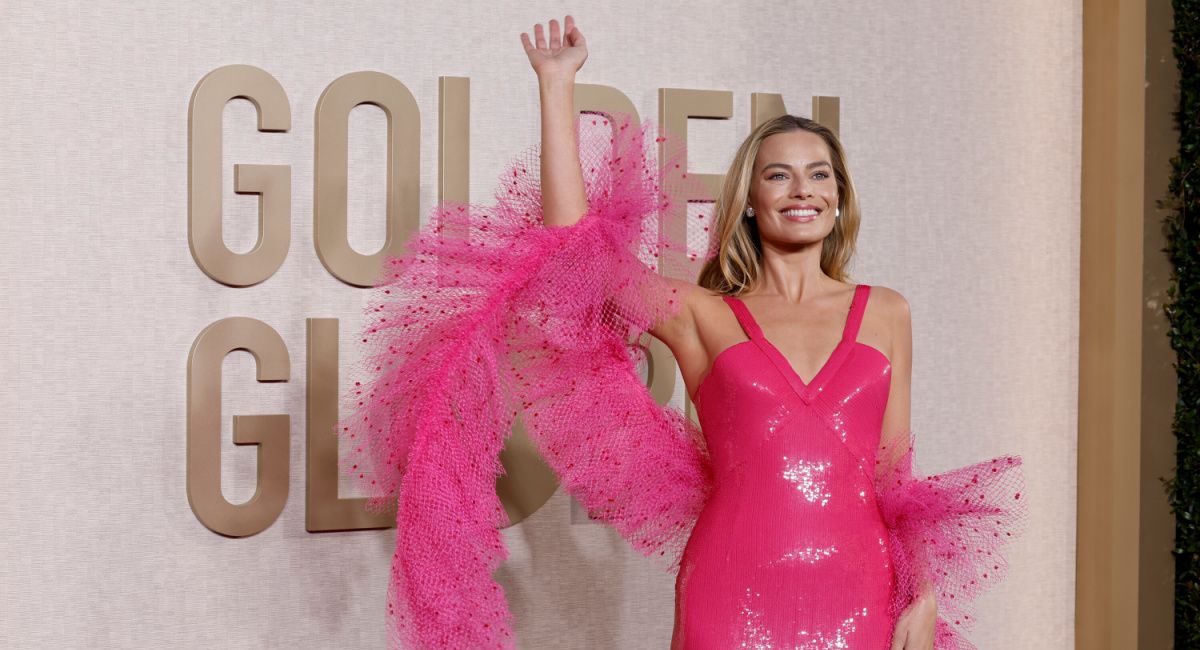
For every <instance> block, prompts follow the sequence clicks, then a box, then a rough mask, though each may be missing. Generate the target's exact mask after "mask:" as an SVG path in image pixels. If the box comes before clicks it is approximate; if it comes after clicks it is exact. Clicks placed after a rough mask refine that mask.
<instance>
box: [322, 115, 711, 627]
mask: <svg viewBox="0 0 1200 650" xmlns="http://www.w3.org/2000/svg"><path fill="white" fill-rule="evenodd" d="M577 127H578V133H579V140H578V142H579V154H580V161H581V164H582V169H583V173H584V180H585V187H586V194H587V199H588V209H587V213H586V214H585V215H584V217H583V218H582V219H581V220H580V221H579V222H578V223H576V224H574V225H571V226H567V227H547V226H545V225H543V223H542V212H541V195H540V191H539V187H538V183H539V180H540V172H539V168H538V162H539V154H538V150H537V148H533V149H530V150H529V151H528V152H526V154H525V155H523V156H521V157H520V158H518V159H517V161H516V162H515V163H514V164H512V165H511V166H510V167H509V168H508V170H507V171H506V172H505V173H504V175H503V177H502V179H501V184H500V187H499V189H498V190H497V192H496V194H495V203H494V204H493V205H489V206H476V205H465V204H450V203H443V204H442V205H440V206H438V207H437V208H436V209H435V210H434V212H433V214H432V216H431V219H430V221H429V223H428V224H427V225H426V226H425V227H424V228H423V229H422V230H421V231H420V232H419V233H418V234H417V235H415V236H414V237H413V239H412V240H411V241H410V242H409V244H408V247H407V249H406V252H405V253H404V254H403V255H401V256H399V257H393V258H389V259H388V260H387V261H386V263H385V265H384V272H383V274H382V276H381V278H380V279H379V280H378V281H377V282H376V283H375V286H374V288H373V292H374V293H373V295H372V297H371V299H370V301H369V303H368V306H367V308H366V309H365V312H364V313H365V314H366V315H367V318H368V320H367V323H366V325H365V326H364V328H363V334H362V336H361V337H360V341H359V343H360V352H359V354H358V355H356V356H358V357H359V358H360V359H361V361H360V363H359V366H358V368H357V369H356V371H352V373H351V374H353V375H355V376H356V377H360V378H361V379H360V380H359V381H356V382H355V383H354V384H353V386H352V387H351V388H350V389H349V391H348V392H346V393H345V394H344V395H343V414H344V418H343V419H342V420H341V421H340V422H339V423H338V433H339V435H340V436H341V437H342V448H343V449H344V450H347V455H346V456H345V457H344V458H343V461H342V462H343V470H344V471H345V472H346V473H347V474H349V475H350V476H351V477H353V478H354V479H356V480H357V482H358V484H359V486H360V488H361V489H362V490H364V491H365V492H366V493H367V494H368V495H369V496H370V500H369V504H370V506H371V507H372V508H376V509H382V508H387V507H390V502H391V500H392V499H393V498H396V524H397V532H396V548H395V553H394V556H393V561H392V574H391V581H390V586H389V597H388V615H389V619H390V620H389V626H388V627H389V647H391V648H412V649H420V650H424V649H427V648H439V649H441V648H447V649H455V650H461V649H467V648H512V647H514V645H515V640H514V636H513V633H512V620H511V614H510V612H509V610H508V607H507V604H506V602H505V597H504V592H503V589H502V588H501V587H500V585H498V584H497V583H496V582H495V581H494V580H493V579H492V573H493V571H494V570H495V569H496V568H497V567H498V566H499V564H500V563H501V562H502V561H503V560H504V559H505V558H506V557H507V550H506V548H505V546H504V542H503V538H502V536H501V534H500V531H499V529H500V528H501V527H503V526H505V525H507V517H506V514H505V511H504V509H503V507H502V505H501V503H500V501H499V499H498V497H497V496H496V479H497V477H498V475H499V474H500V473H501V472H503V467H502V465H501V464H500V461H499V452H500V451H501V449H502V447H503V445H504V441H505V439H506V438H507V436H508V435H509V432H510V431H511V430H512V427H513V424H514V419H515V418H517V417H520V418H521V422H522V424H523V425H524V427H525V430H526V431H527V432H528V434H529V435H530V437H531V438H532V439H533V440H534V441H535V442H536V443H537V445H538V447H539V450H540V451H541V453H542V455H543V457H544V458H545V460H546V461H547V463H548V464H549V465H550V466H551V468H552V469H553V470H554V471H555V473H556V474H557V475H558V477H559V479H560V481H561V483H562V485H563V486H564V488H565V489H566V490H567V491H568V492H569V493H570V494H572V495H573V496H574V497H576V498H577V499H578V500H579V501H580V503H581V504H582V505H583V506H585V507H586V508H587V510H588V511H589V513H590V515H591V516H592V517H593V518H595V519H598V520H601V521H604V522H606V523H608V524H610V525H612V526H613V527H614V528H615V529H616V530H617V531H619V532H620V534H621V535H622V536H624V537H625V538H626V539H628V540H629V541H630V543H631V544H632V545H633V546H634V547H635V548H637V549H638V550H639V551H640V552H642V553H644V554H647V555H655V556H658V557H661V558H662V559H663V564H664V565H665V566H666V567H668V568H676V567H677V565H678V560H679V555H680V553H681V551H682V548H683V546H684V544H685V543H686V541H687V538H688V536H689V534H690V531H691V528H692V526H693V525H694V523H695V520H696V518H697V516H698V515H699V513H700V510H701V508H702V507H703V505H704V502H705V499H706V497H707V493H708V489H709V484H710V478H709V470H708V461H707V452H706V450H705V448H704V444H703V438H702V436H701V435H700V433H699V431H698V429H697V428H696V427H695V426H694V425H693V424H692V423H691V422H690V421H689V420H687V419H686V418H685V417H684V416H683V415H682V414H681V413H680V412H679V411H678V410H676V409H674V408H670V407H664V406H661V405H659V404H658V403H657V402H656V401H655V400H654V399H653V397H652V396H651V394H650V392H649V391H648V390H647V389H646V388H645V386H644V382H643V379H642V377H641V375H640V373H639V372H638V363H639V362H640V361H644V360H645V354H644V349H643V348H641V347H640V346H639V343H638V342H639V341H640V338H641V335H642V334H643V333H644V332H646V331H647V330H649V329H651V328H652V327H653V326H654V325H655V324H657V323H660V322H662V321H663V320H665V319H667V318H669V317H670V316H671V315H672V314H674V313H675V312H676V310H678V309H679V307H680V306H681V301H682V296H681V295H678V294H677V293H676V292H677V288H676V287H675V286H674V285H672V284H671V283H670V282H668V281H666V280H664V277H663V274H668V275H674V277H685V276H684V275H683V274H686V273H687V272H688V269H689V268H691V266H692V265H694V264H695V263H697V262H698V261H702V259H703V258H705V257H707V255H709V254H710V251H708V250H706V249H703V248H702V249H701V250H698V251H697V250H694V249H689V248H688V246H687V245H686V244H671V243H669V241H668V240H669V239H670V237H669V236H668V234H669V232H668V231H669V230H670V227H671V226H670V225H669V224H667V223H666V221H667V219H666V217H665V216H664V215H671V214H680V213H681V211H679V210H675V209H674V208H675V207H676V205H677V204H676V203H675V202H674V201H673V199H672V197H673V196H676V195H678V193H679V191H680V190H682V189H683V188H685V187H686V184H687V183H688V181H687V180H686V173H677V172H678V169H679V167H678V166H677V165H676V164H675V163H674V162H671V161H666V162H665V163H663V164H661V165H660V163H659V161H658V160H656V159H655V156H654V155H653V154H654V152H655V151H656V149H657V147H656V144H655V143H657V142H661V141H662V136H661V135H660V134H658V133H655V132H653V131H652V129H651V127H650V126H649V125H648V124H647V125H638V124H636V123H632V122H631V121H630V120H628V119H627V118H623V117H622V118H621V119H619V120H617V121H614V122H613V123H611V124H610V122H609V120H607V119H605V118H602V117H599V116H595V117H593V116H584V117H581V118H580V120H579V122H578V123H577ZM660 170H661V171H660ZM668 177H669V178H671V179H672V180H670V181H665V180H664V178H668ZM677 232H683V231H677ZM680 239H686V237H682V238H679V237H677V238H676V239H675V241H679V240H680ZM700 239H701V241H702V242H704V243H705V244H706V243H707V239H708V238H707V236H701V237H700ZM686 277H692V276H686Z"/></svg>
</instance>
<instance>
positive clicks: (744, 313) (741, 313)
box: [721, 296, 762, 341]
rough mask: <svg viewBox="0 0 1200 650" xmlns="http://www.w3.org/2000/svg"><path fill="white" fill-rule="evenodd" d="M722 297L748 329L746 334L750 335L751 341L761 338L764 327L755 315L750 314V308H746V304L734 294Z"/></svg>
mask: <svg viewBox="0 0 1200 650" xmlns="http://www.w3.org/2000/svg"><path fill="white" fill-rule="evenodd" d="M721 298H723V299H724V300H725V302H726V304H728V305H729V308H730V309H732V310H733V315H734V316H736V317H737V320H738V323H739V324H740V325H741V326H742V329H743V330H745V331H746V336H749V337H750V340H751V341H753V340H755V339H761V338H762V328H760V327H759V326H758V323H756V322H754V317H753V316H751V315H750V310H749V309H747V308H746V304H745V303H743V302H742V301H741V299H739V298H736V297H734V296H721Z"/></svg>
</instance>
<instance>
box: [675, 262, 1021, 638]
mask: <svg viewBox="0 0 1200 650" xmlns="http://www.w3.org/2000/svg"><path fill="white" fill-rule="evenodd" d="M870 290H871V287H870V286H869V285H864V284H860V285H858V286H857V287H856V288H855V291H854V298H853V300H852V302H851V307H850V311H849V313H848V315H847V318H846V323H845V327H844V330H843V335H842V338H841V341H840V342H839V344H838V346H837V348H836V349H835V350H834V352H833V354H832V355H831V356H830V358H829V360H828V361H827V362H826V364H825V366H824V367H822V368H821V370H820V371H819V372H818V373H817V375H816V376H815V377H814V378H813V379H812V380H810V382H809V383H807V384H806V383H805V382H804V381H803V380H802V379H801V378H800V377H799V375H797V373H796V372H795V371H794V370H793V368H792V367H791V366H790V364H789V363H788V361H787V359H786V357H784V356H783V354H782V353H780V352H779V350H778V349H777V348H776V347H775V346H774V345H773V344H772V343H771V342H770V341H768V340H767V339H766V338H764V337H763V334H762V330H761V328H760V327H759V326H758V324H757V323H756V322H755V320H754V317H753V315H752V314H751V313H750V311H749V309H748V308H747V307H746V305H745V303H743V302H742V301H741V300H739V299H737V298H735V297H732V296H726V297H725V298H724V300H725V302H726V303H727V304H728V305H729V307H730V308H731V309H732V310H733V313H734V315H735V316H736V317H737V319H738V322H739V323H740V324H741V326H742V328H743V330H744V332H745V335H746V337H747V340H746V341H743V342H741V343H737V344H734V345H732V346H731V347H729V348H727V349H726V350H724V351H722V352H721V353H720V354H719V355H718V356H717V358H716V359H715V360H714V362H713V364H712V368H711V370H710V372H709V373H708V374H707V375H706V376H705V378H704V379H703V380H702V381H701V384H700V386H699V387H698V388H697V390H696V394H695V395H694V397H693V399H694V401H695V403H696V405H697V409H698V413H699V417H700V425H701V428H702V429H703V431H704V435H705V438H706V440H707V444H708V447H709V450H710V453H711V460H712V471H713V485H714V488H713V492H712V495H711V497H710V499H709V501H708V503H707V504H706V506H705V508H704V510H703V511H702V512H701V515H700V519H699V521H698V522H697V524H696V526H695V529H694V530H693V532H692V536H691V539H690V540H689V541H688V545H687V547H686V549H685V551H684V556H683V560H682V566H681V569H680V573H679V574H678V577H677V580H676V622H675V633H674V639H673V648H675V649H676V650H718V649H724V648H761V649H768V648H769V649H771V650H832V649H836V648H853V649H855V650H858V649H867V650H879V649H886V648H889V647H890V644H891V640H892V632H893V630H894V627H895V621H896V618H897V617H898V616H899V614H900V613H901V612H903V611H904V609H905V608H906V607H907V606H908V605H909V604H910V602H911V601H912V599H913V597H914V595H915V594H916V593H917V590H918V589H919V588H920V586H921V585H922V583H925V582H928V583H929V584H930V585H931V586H932V587H933V591H934V593H935V596H936V597H937V599H938V603H939V604H938V609H939V619H938V621H937V632H936V641H935V648H937V650H951V649H954V650H960V649H961V650H965V649H968V648H974V646H973V645H972V644H971V643H970V642H969V641H968V640H967V639H966V637H965V636H964V632H965V631H966V629H967V628H968V627H969V625H970V623H971V622H972V618H971V614H970V604H969V603H970V600H971V599H972V598H974V597H975V596H977V595H978V594H979V593H980V592H981V591H982V590H983V589H985V588H986V587H987V586H989V585H991V584H993V583H995V582H996V581H997V580H999V579H1000V577H1001V575H1002V574H1003V569H1004V561H1003V558H1002V557H1001V555H1000V552H999V551H1000V549H1001V548H1002V546H1003V545H1004V544H1005V543H1006V542H1007V541H1009V540H1010V539H1011V537H1012V536H1013V534H1015V532H1016V531H1017V528H1018V526H1019V525H1020V523H1021V522H1022V520H1023V516H1024V511H1023V503H1022V502H1021V501H1020V498H1021V495H1020V473H1019V466H1020V459H1019V458H1017V457H1015V456H1006V457H1003V458H997V459H993V460H991V461H988V462H985V463H980V464H978V465H974V466H971V467H967V468H960V469H957V470H953V471H951V472H948V473H946V474H941V475H936V476H931V477H920V476H917V475H914V473H913V468H912V437H911V434H909V435H905V436H902V438H903V441H904V443H905V446H902V447H896V448H895V449H889V448H888V447H887V446H886V445H883V446H881V444H880V442H881V426H882V421H883V414H884V410H885V407H886V406H887V401H888V391H889V388H890V384H891V364H890V363H889V361H888V359H887V358H886V356H884V354H883V353H881V352H880V351H879V350H877V349H875V348H873V347H871V346H868V345H866V344H863V343H859V342H858V341H857V336H858V330H859V326H860V325H861V322H862V316H863V312H864V310H865V307H866V304H867V301H868V299H869V296H870Z"/></svg>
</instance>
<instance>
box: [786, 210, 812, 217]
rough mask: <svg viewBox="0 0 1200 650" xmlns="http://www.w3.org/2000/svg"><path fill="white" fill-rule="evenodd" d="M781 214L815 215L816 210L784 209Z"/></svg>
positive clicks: (793, 215)
mask: <svg viewBox="0 0 1200 650" xmlns="http://www.w3.org/2000/svg"><path fill="white" fill-rule="evenodd" d="M781 214H783V215H785V216H788V217H815V216H817V214H818V212H817V211H816V210H784V211H783V212H782V213H781Z"/></svg>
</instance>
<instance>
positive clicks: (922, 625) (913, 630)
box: [891, 591, 937, 650]
mask: <svg viewBox="0 0 1200 650" xmlns="http://www.w3.org/2000/svg"><path fill="white" fill-rule="evenodd" d="M936 630H937V600H936V599H935V598H934V596H933V593H932V592H931V591H925V592H924V593H922V594H921V595H920V596H918V597H917V599H916V600H914V601H913V602H912V604H911V605H909V606H908V608H907V609H905V610H904V613H903V614H901V615H900V618H899V619H898V620H897V621H896V629H895V631H893V632H892V648H891V650H933V638H934V632H936Z"/></svg>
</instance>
